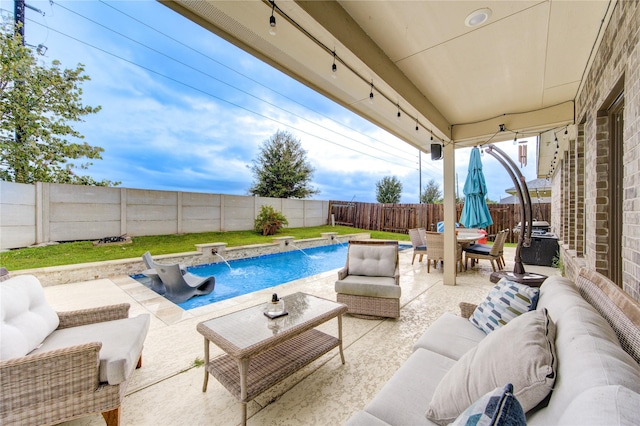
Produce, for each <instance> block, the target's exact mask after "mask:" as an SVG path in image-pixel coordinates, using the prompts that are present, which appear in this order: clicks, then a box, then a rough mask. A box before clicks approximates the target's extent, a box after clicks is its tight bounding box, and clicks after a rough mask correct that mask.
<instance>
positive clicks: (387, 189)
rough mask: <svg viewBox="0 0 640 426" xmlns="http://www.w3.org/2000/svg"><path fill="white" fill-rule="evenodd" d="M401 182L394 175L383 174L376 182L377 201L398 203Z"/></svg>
mask: <svg viewBox="0 0 640 426" xmlns="http://www.w3.org/2000/svg"><path fill="white" fill-rule="evenodd" d="M400 195H402V182H400V180H399V179H398V178H397V177H395V176H385V177H383V178H382V179H381V180H379V181H378V182H377V183H376V200H378V202H379V203H399V202H400Z"/></svg>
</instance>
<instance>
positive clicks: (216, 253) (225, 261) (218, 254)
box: [214, 252, 231, 269]
mask: <svg viewBox="0 0 640 426" xmlns="http://www.w3.org/2000/svg"><path fill="white" fill-rule="evenodd" d="M214 254H215V255H216V256H218V257H219V258H220V259H222V261H223V262H224V263H226V264H227V266H228V267H229V269H231V265H229V262H227V259H225V258H224V257H222V255H221V254H220V253H218V252H215V253H214Z"/></svg>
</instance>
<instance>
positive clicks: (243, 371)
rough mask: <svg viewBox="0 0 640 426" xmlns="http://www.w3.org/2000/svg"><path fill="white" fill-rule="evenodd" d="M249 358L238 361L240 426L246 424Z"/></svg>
mask: <svg viewBox="0 0 640 426" xmlns="http://www.w3.org/2000/svg"><path fill="white" fill-rule="evenodd" d="M250 362H251V358H243V359H239V360H238V369H239V370H240V401H241V402H242V424H243V425H245V426H246V424H247V374H248V373H249V363H250Z"/></svg>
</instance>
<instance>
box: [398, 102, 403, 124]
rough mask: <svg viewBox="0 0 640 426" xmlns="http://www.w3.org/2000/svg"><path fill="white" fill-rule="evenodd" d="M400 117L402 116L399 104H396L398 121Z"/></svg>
mask: <svg viewBox="0 0 640 426" xmlns="http://www.w3.org/2000/svg"><path fill="white" fill-rule="evenodd" d="M401 115H402V114H400V104H398V120H400V116H401Z"/></svg>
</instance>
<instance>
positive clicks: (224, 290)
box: [134, 244, 411, 310]
mask: <svg viewBox="0 0 640 426" xmlns="http://www.w3.org/2000/svg"><path fill="white" fill-rule="evenodd" d="M407 248H411V246H410V245H403V244H401V245H400V250H403V249H407ZM347 249H348V245H342V244H333V245H330V246H322V247H313V248H305V249H304V252H302V251H301V250H292V251H288V252H284V253H275V254H267V255H263V256H257V257H249V258H245V259H237V260H229V261H228V262H227V264H225V263H224V262H220V263H211V264H208V265H198V266H190V267H188V268H187V270H188V271H189V272H191V273H192V274H195V275H199V276H203V277H206V276H210V275H213V276H215V277H216V286H215V288H214V290H213V292H211V293H210V294H207V295H204V296H197V297H192V298H191V299H189V300H187V301H186V302H183V303H180V304H179V305H178V306H180V307H181V308H183V309H186V310H189V309H195V308H199V307H201V306H206V305H209V304H211V303H215V302H220V301H222V300H226V299H230V298H233V297H237V296H241V295H243V294H247V293H252V292H254V291H258V290H262V289H265V288H269V287H274V286H277V285H280V284H284V283H287V282H290V281H294V280H298V279H301V278H305V277H308V276H311V275H317V274H321V273H323V272H327V271H331V270H333V269H338V268H342V267H343V266H344V264H345V261H346V258H347ZM134 278H138V277H137V276H136V277H134ZM140 281H141V282H144V281H143V280H142V279H141V280H140Z"/></svg>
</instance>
